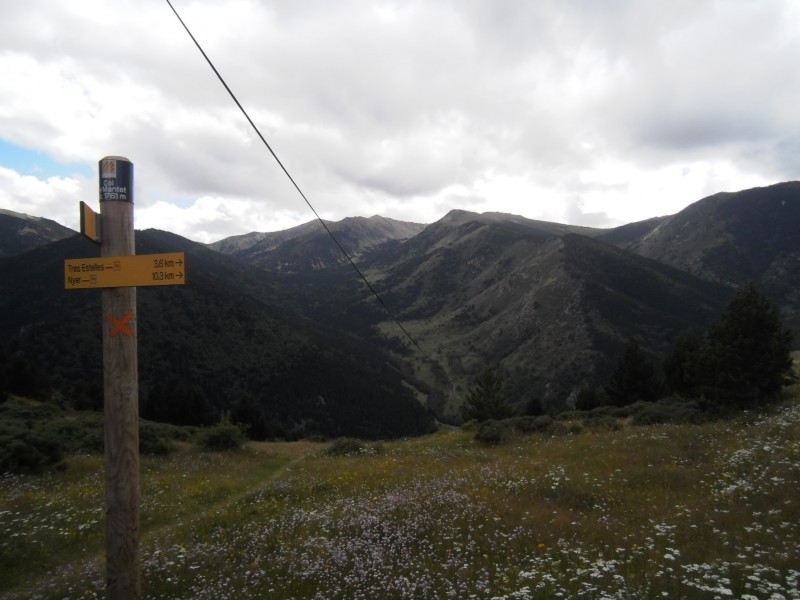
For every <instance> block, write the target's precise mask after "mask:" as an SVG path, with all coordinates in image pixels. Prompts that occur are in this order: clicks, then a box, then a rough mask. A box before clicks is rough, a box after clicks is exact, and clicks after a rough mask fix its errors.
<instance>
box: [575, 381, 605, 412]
mask: <svg viewBox="0 0 800 600" xmlns="http://www.w3.org/2000/svg"><path fill="white" fill-rule="evenodd" d="M606 404H608V395H607V394H606V391H605V390H604V389H603V388H602V387H592V386H588V385H584V386H582V387H581V389H580V390H578V397H577V398H576V399H575V409H576V410H592V409H593V408H597V407H598V406H604V405H606Z"/></svg>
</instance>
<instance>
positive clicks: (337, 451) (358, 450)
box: [325, 438, 365, 456]
mask: <svg viewBox="0 0 800 600" xmlns="http://www.w3.org/2000/svg"><path fill="white" fill-rule="evenodd" d="M364 452H365V447H364V443H363V442H362V441H361V440H357V439H355V438H339V439H337V440H334V442H333V444H332V445H331V447H330V448H328V449H327V450H326V451H325V454H327V455H328V456H353V455H354V454H363V453H364Z"/></svg>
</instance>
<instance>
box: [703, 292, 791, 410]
mask: <svg viewBox="0 0 800 600" xmlns="http://www.w3.org/2000/svg"><path fill="white" fill-rule="evenodd" d="M791 345H792V334H791V331H789V330H788V329H786V328H785V327H784V326H783V324H782V322H781V318H780V313H779V312H778V308H777V307H776V306H775V305H774V304H773V303H772V302H770V300H769V299H768V298H767V297H766V296H765V295H764V293H763V292H761V290H759V289H758V288H757V287H756V286H755V285H754V284H748V285H746V286H744V287H742V288H741V289H740V290H739V291H738V292H737V293H736V295H735V296H734V297H733V300H731V302H730V304H729V305H728V307H727V308H726V310H725V312H723V313H722V315H720V317H719V318H718V319H717V320H716V321H714V322H713V323H712V324H711V326H710V327H709V329H708V344H707V348H706V351H705V353H704V364H705V368H706V373H705V377H704V380H705V381H704V385H703V392H704V395H705V396H706V398H707V399H709V400H711V401H712V402H714V403H715V404H717V405H719V406H721V407H722V406H726V407H731V408H755V407H757V406H758V405H759V404H761V403H762V402H764V401H765V400H768V399H770V398H771V397H774V396H775V395H776V394H777V393H778V391H780V389H781V387H782V386H783V381H784V377H785V376H786V375H787V374H788V373H789V372H790V370H791V366H792V358H791Z"/></svg>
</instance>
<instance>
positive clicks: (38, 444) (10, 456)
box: [0, 431, 62, 473]
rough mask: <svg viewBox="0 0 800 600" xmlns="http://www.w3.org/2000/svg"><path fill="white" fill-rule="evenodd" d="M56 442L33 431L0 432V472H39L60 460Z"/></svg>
mask: <svg viewBox="0 0 800 600" xmlns="http://www.w3.org/2000/svg"><path fill="white" fill-rule="evenodd" d="M61 458H62V455H61V450H60V448H59V447H58V444H56V443H54V442H53V441H52V440H48V439H46V438H43V437H41V436H39V435H37V434H36V433H35V432H32V431H29V432H9V431H6V432H3V433H2V434H0V472H3V473H40V472H41V471H43V470H44V469H45V468H47V467H50V466H52V465H55V464H58V463H59V462H61Z"/></svg>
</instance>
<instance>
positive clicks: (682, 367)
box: [664, 329, 703, 398]
mask: <svg viewBox="0 0 800 600" xmlns="http://www.w3.org/2000/svg"><path fill="white" fill-rule="evenodd" d="M702 353H703V340H702V338H701V337H700V335H699V334H698V333H697V332H696V331H695V330H693V329H690V330H687V331H684V332H683V333H681V334H680V335H679V336H678V338H677V339H676V340H675V342H674V343H673V345H672V348H671V349H670V351H669V353H668V354H667V356H666V357H665V358H664V384H665V387H666V388H667V391H668V392H671V393H674V394H680V395H681V396H684V397H687V398H688V397H692V396H695V395H696V394H697V391H698V386H699V385H700V382H701V377H702V372H703V366H702V358H703V356H702Z"/></svg>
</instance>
